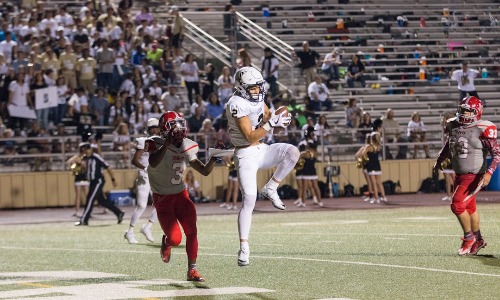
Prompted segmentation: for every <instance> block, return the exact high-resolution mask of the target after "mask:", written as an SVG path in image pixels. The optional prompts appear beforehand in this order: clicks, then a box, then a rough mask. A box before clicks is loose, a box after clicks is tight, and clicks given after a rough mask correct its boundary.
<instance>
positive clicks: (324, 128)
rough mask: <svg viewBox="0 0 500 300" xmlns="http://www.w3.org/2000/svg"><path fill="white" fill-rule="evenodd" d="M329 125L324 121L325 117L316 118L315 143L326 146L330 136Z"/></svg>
mask: <svg viewBox="0 0 500 300" xmlns="http://www.w3.org/2000/svg"><path fill="white" fill-rule="evenodd" d="M331 129H332V128H330V125H328V122H327V120H326V116H325V115H320V116H319V118H318V122H317V123H316V124H314V137H315V139H316V141H321V142H322V143H323V144H325V145H328V144H329V142H328V140H329V137H330V134H332V131H331Z"/></svg>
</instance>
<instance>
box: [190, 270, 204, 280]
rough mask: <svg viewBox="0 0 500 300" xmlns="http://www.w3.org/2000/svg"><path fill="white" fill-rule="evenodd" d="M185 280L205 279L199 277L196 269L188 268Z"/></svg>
mask: <svg viewBox="0 0 500 300" xmlns="http://www.w3.org/2000/svg"><path fill="white" fill-rule="evenodd" d="M187 280H188V281H197V282H203V281H205V278H203V277H201V275H200V273H198V271H196V269H192V270H189V271H188V273H187Z"/></svg>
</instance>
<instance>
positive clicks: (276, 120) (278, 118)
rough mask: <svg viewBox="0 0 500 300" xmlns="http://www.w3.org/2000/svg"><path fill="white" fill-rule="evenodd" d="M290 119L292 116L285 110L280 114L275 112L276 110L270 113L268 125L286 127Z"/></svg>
mask: <svg viewBox="0 0 500 300" xmlns="http://www.w3.org/2000/svg"><path fill="white" fill-rule="evenodd" d="M291 121H292V117H291V116H290V115H289V114H288V112H287V111H283V112H282V113H281V114H276V111H273V112H272V113H271V118H270V119H269V125H271V127H283V128H286V127H287V126H288V125H290V122H291Z"/></svg>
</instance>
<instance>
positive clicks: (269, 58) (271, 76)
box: [260, 47, 280, 97]
mask: <svg viewBox="0 0 500 300" xmlns="http://www.w3.org/2000/svg"><path fill="white" fill-rule="evenodd" d="M260 62H261V64H262V69H261V70H262V77H264V80H265V81H266V82H267V83H269V92H271V96H272V97H275V96H276V95H278V92H279V86H278V69H279V67H280V62H279V60H278V59H277V58H276V57H275V56H274V54H273V50H271V48H269V47H266V48H264V56H263V57H262V58H261V60H260Z"/></svg>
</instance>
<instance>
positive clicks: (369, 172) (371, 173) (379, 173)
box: [367, 171, 382, 176]
mask: <svg viewBox="0 0 500 300" xmlns="http://www.w3.org/2000/svg"><path fill="white" fill-rule="evenodd" d="M367 173H368V175H370V176H371V175H382V171H367Z"/></svg>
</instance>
